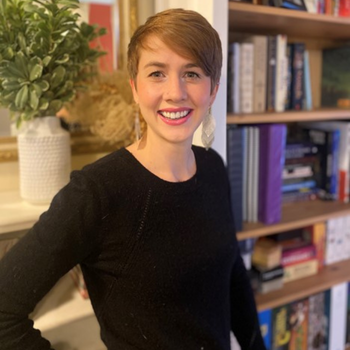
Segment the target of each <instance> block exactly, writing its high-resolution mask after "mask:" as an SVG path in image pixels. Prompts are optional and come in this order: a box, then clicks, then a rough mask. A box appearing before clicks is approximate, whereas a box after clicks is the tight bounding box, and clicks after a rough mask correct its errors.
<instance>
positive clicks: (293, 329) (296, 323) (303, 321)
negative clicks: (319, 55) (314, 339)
mask: <svg viewBox="0 0 350 350" xmlns="http://www.w3.org/2000/svg"><path fill="white" fill-rule="evenodd" d="M308 321H309V300H308V299H307V298H305V299H302V300H296V301H294V302H292V303H290V314H289V329H290V341H289V350H304V349H307V345H308V326H309V324H308V323H309V322H308Z"/></svg>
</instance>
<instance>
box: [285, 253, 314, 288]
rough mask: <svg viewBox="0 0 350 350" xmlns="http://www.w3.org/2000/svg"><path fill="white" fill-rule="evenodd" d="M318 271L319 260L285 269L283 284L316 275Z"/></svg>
mask: <svg viewBox="0 0 350 350" xmlns="http://www.w3.org/2000/svg"><path fill="white" fill-rule="evenodd" d="M317 271H318V261H317V259H311V260H308V261H304V262H301V263H298V264H293V265H289V266H285V267H284V276H283V282H284V283H288V282H292V281H295V280H297V279H300V278H304V277H308V276H312V275H316V273H317Z"/></svg>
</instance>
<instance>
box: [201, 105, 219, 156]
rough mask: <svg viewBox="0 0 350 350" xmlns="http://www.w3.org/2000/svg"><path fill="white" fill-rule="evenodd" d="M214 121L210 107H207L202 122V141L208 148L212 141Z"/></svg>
mask: <svg viewBox="0 0 350 350" xmlns="http://www.w3.org/2000/svg"><path fill="white" fill-rule="evenodd" d="M215 128H216V122H215V119H214V117H213V115H212V114H211V107H209V110H208V113H207V115H206V116H205V118H204V120H203V123H202V143H203V146H204V147H205V148H206V149H207V150H208V149H209V148H210V147H211V145H212V144H213V142H214V137H215Z"/></svg>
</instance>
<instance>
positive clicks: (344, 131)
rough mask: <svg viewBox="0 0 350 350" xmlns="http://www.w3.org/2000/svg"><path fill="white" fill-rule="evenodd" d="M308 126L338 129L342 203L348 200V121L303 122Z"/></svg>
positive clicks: (349, 131)
mask: <svg viewBox="0 0 350 350" xmlns="http://www.w3.org/2000/svg"><path fill="white" fill-rule="evenodd" d="M303 125H304V126H306V127H309V128H312V127H313V128H320V129H323V130H339V133H340V135H339V155H338V165H337V166H338V179H339V181H338V182H339V184H338V198H339V200H340V201H342V202H344V203H348V202H349V179H350V177H349V171H350V123H349V122H345V121H344V122H343V121H329V122H315V123H303Z"/></svg>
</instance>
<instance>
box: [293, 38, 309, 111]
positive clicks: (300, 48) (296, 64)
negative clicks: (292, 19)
mask: <svg viewBox="0 0 350 350" xmlns="http://www.w3.org/2000/svg"><path fill="white" fill-rule="evenodd" d="M290 45H291V50H292V53H291V56H292V83H291V89H292V91H291V101H290V109H294V110H301V109H302V107H303V99H304V51H305V44H304V43H293V44H290Z"/></svg>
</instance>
